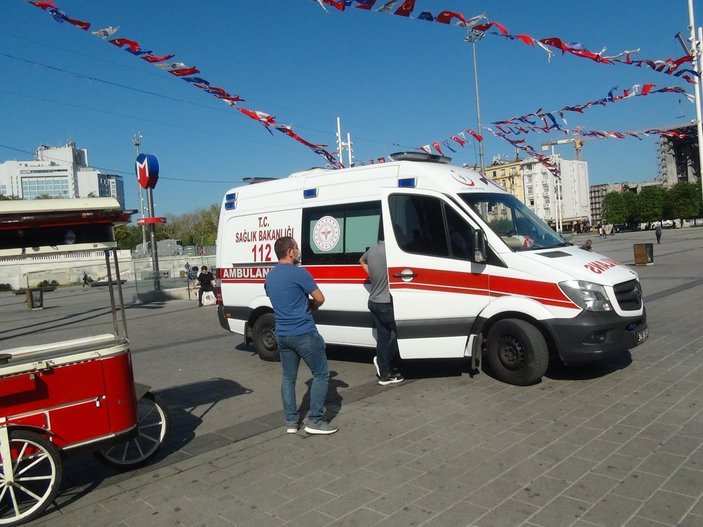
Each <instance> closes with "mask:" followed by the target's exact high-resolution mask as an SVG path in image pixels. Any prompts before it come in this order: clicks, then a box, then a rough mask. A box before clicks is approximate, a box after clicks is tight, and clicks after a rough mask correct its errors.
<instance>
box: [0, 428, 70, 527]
mask: <svg viewBox="0 0 703 527" xmlns="http://www.w3.org/2000/svg"><path fill="white" fill-rule="evenodd" d="M10 453H11V457H12V471H13V478H8V476H7V467H6V461H7V460H5V459H2V460H0V525H18V524H20V523H24V522H28V521H30V520H32V519H34V518H36V517H37V516H39V515H40V514H41V513H42V512H44V510H45V509H46V508H47V507H48V506H49V504H50V503H51V502H52V501H53V500H54V498H55V497H56V493H57V492H58V491H59V485H60V484H61V459H60V458H59V451H58V449H57V448H56V446H54V444H53V443H52V442H51V441H49V440H48V439H46V438H45V437H43V436H41V435H39V434H37V433H34V432H27V431H25V430H16V431H11V432H10ZM9 479H12V481H9Z"/></svg>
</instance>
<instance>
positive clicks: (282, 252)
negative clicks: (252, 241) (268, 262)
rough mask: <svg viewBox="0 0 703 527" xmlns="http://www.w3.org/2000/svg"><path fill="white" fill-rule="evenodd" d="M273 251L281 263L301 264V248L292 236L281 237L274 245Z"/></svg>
mask: <svg viewBox="0 0 703 527" xmlns="http://www.w3.org/2000/svg"><path fill="white" fill-rule="evenodd" d="M273 250H274V252H275V253H276V257H277V258H278V261H279V262H283V263H294V264H295V263H298V262H300V248H299V247H298V242H296V241H295V240H294V239H293V238H292V237H291V236H281V237H280V238H279V239H277V240H276V243H275V244H274V245H273Z"/></svg>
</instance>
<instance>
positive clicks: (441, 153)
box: [432, 141, 444, 156]
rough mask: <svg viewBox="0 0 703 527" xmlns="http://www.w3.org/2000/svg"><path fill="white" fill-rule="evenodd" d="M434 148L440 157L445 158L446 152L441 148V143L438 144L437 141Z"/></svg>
mask: <svg viewBox="0 0 703 527" xmlns="http://www.w3.org/2000/svg"><path fill="white" fill-rule="evenodd" d="M432 146H433V147H434V149H435V150H437V153H438V154H439V155H440V156H443V155H444V152H442V148H440V146H439V143H438V142H437V141H435V142H434V143H432Z"/></svg>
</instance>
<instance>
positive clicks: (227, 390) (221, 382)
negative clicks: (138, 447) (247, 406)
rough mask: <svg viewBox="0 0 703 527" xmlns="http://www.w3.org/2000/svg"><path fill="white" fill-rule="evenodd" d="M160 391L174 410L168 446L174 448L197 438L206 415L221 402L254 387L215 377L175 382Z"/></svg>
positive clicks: (167, 448)
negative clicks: (196, 432)
mask: <svg viewBox="0 0 703 527" xmlns="http://www.w3.org/2000/svg"><path fill="white" fill-rule="evenodd" d="M156 393H157V394H158V396H159V397H161V399H163V401H164V402H165V403H166V406H167V407H168V410H169V412H170V414H171V432H170V437H169V438H168V441H167V444H166V445H165V447H166V448H165V450H166V451H168V452H173V451H175V450H180V449H181V448H182V447H183V446H185V445H187V444H188V443H190V442H191V441H192V440H193V438H194V437H195V430H196V429H197V428H198V426H200V424H201V423H202V421H203V417H205V415H206V414H207V413H209V412H210V410H212V409H213V408H214V407H215V405H216V404H217V403H218V402H220V401H223V400H225V399H230V398H232V397H237V396H238V395H246V394H249V393H251V390H250V389H249V388H245V387H244V386H242V385H241V384H239V383H238V382H235V381H233V380H230V379H221V378H215V379H207V380H204V381H199V382H193V383H190V384H183V385H180V386H172V387H169V388H165V389H163V390H159V391H158V392H156Z"/></svg>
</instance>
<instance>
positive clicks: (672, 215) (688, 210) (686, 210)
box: [663, 181, 701, 220]
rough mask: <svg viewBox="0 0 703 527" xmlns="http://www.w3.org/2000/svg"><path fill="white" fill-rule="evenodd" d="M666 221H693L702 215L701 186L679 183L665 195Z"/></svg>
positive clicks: (664, 215)
mask: <svg viewBox="0 0 703 527" xmlns="http://www.w3.org/2000/svg"><path fill="white" fill-rule="evenodd" d="M663 210H664V214H663V217H664V219H667V220H674V219H677V218H681V219H691V218H697V217H698V216H700V215H701V187H700V184H695V183H688V182H685V181H682V182H679V183H677V184H676V185H674V186H673V187H671V188H670V189H668V190H667V191H666V192H665V194H664V204H663Z"/></svg>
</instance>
